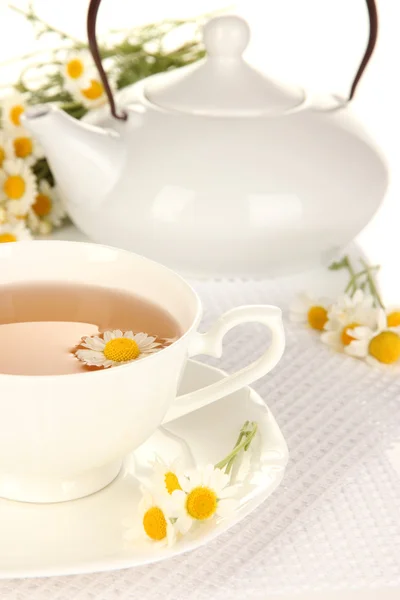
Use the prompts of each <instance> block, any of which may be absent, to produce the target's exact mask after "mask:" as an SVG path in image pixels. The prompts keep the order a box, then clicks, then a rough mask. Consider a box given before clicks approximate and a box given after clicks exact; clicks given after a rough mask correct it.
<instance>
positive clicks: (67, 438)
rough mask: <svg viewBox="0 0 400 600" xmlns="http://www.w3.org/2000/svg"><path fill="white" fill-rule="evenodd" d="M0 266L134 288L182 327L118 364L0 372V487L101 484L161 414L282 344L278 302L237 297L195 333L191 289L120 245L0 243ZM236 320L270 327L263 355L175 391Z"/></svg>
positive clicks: (12, 275) (15, 279)
mask: <svg viewBox="0 0 400 600" xmlns="http://www.w3.org/2000/svg"><path fill="white" fill-rule="evenodd" d="M0 273H1V283H2V284H10V283H22V282H24V283H28V282H39V281H40V282H46V281H47V282H64V283H65V282H68V281H70V282H73V283H86V284H94V285H102V286H105V287H110V288H118V289H121V290H125V291H128V292H133V293H135V294H138V295H140V296H142V297H143V298H145V299H148V300H150V301H152V302H155V303H157V304H158V305H161V306H162V308H164V309H165V310H167V311H168V312H169V313H170V314H171V315H172V316H173V317H174V318H175V319H176V321H177V322H178V323H179V325H180V327H181V330H182V331H183V335H182V337H181V338H179V339H178V341H176V342H175V343H173V344H172V345H171V346H169V347H167V348H165V349H163V350H161V351H160V352H158V353H155V354H152V355H150V356H148V357H146V358H143V359H142V360H140V361H134V362H132V363H129V364H126V365H121V366H119V367H114V368H113V367H112V368H109V369H104V370H99V371H92V372H86V373H77V374H70V375H45V376H30V375H26V376H20V375H2V374H0V497H4V498H10V499H13V500H22V501H26V502H59V501H63V500H73V499H75V498H80V497H82V496H86V495H88V494H91V493H93V492H96V491H98V490H100V489H101V488H103V487H104V486H106V485H107V484H108V483H110V482H111V481H112V480H113V479H114V478H115V477H116V475H117V474H118V472H119V470H120V468H121V464H122V462H123V459H124V457H125V456H126V455H127V454H128V453H129V452H131V451H132V450H134V449H135V448H137V447H138V446H139V445H140V444H142V442H144V441H145V440H146V439H147V438H148V437H149V436H150V435H151V434H152V433H153V432H154V431H155V430H156V429H157V427H159V425H160V424H161V423H166V422H168V421H170V420H172V419H176V418H177V417H179V416H182V415H184V414H186V413H188V412H191V411H193V410H195V409H197V408H199V407H201V406H205V405H206V404H209V403H210V402H214V401H215V400H218V399H219V398H221V397H222V396H225V395H226V394H230V393H231V392H234V391H235V390H237V389H239V388H241V387H243V386H244V385H247V384H249V383H252V382H253V381H255V380H256V379H258V378H260V377H262V376H263V375H265V374H266V373H268V371H270V370H271V369H272V368H273V367H274V366H275V365H276V364H277V363H278V361H279V360H280V358H281V356H282V354H283V350H284V345H285V342H284V332H283V326H282V320H281V311H280V310H279V308H276V307H274V306H241V307H238V308H235V309H233V310H231V311H229V312H227V313H225V314H224V315H223V316H222V317H221V318H220V319H218V320H217V321H216V322H215V323H214V325H213V326H212V328H211V329H210V331H208V333H205V334H200V333H198V332H197V327H198V325H199V322H200V318H201V313H202V309H201V303H200V300H199V298H198V296H197V295H196V293H195V292H194V290H193V289H192V288H191V287H190V286H189V285H188V284H187V283H186V282H185V281H184V280H183V279H182V278H181V277H180V276H179V275H177V274H175V273H174V272H172V271H170V270H169V269H167V268H165V267H163V266H162V265H160V264H157V263H155V262H153V261H151V260H148V259H146V258H143V257H141V256H137V255H135V254H131V253H129V252H126V251H123V250H118V249H116V248H109V247H105V246H101V245H97V244H85V243H75V242H57V241H40V242H18V243H14V244H0ZM245 322H260V323H263V324H264V325H266V326H267V327H269V328H270V330H271V332H272V342H271V344H270V346H269V348H268V349H267V350H266V351H265V352H264V353H263V354H262V356H261V357H260V358H258V360H256V361H255V362H254V363H252V364H251V365H249V366H247V367H245V368H243V369H241V370H240V371H238V372H236V373H234V374H233V375H229V376H227V377H226V378H225V379H224V380H222V381H218V382H217V383H214V384H213V385H210V386H207V387H205V388H203V389H201V390H198V391H196V392H194V393H191V394H187V395H184V396H179V397H176V391H177V388H178V385H179V382H180V378H181V375H182V372H183V369H184V367H185V363H186V360H187V358H188V357H191V356H195V355H197V354H208V355H211V356H218V357H219V356H221V352H222V340H223V337H224V335H225V333H226V332H227V331H229V330H230V329H231V328H232V327H234V326H235V325H238V324H239V323H245Z"/></svg>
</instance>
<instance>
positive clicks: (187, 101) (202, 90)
mask: <svg viewBox="0 0 400 600" xmlns="http://www.w3.org/2000/svg"><path fill="white" fill-rule="evenodd" d="M249 39H250V28H249V26H248V24H247V22H246V21H245V20H244V19H242V18H241V17H238V16H235V15H224V16H219V17H215V18H213V19H211V20H210V21H208V23H206V25H205V26H204V29H203V40H204V45H205V47H206V50H207V57H206V58H205V59H204V60H202V61H199V62H198V63H195V64H193V65H189V66H188V67H182V68H180V69H176V70H175V71H170V72H167V73H162V74H159V75H153V76H152V77H149V78H148V79H147V80H146V82H145V83H144V93H145V96H146V98H147V99H148V100H149V101H150V102H151V103H152V104H155V105H157V106H159V107H160V108H164V109H167V110H174V111H179V112H183V113H190V114H198V115H210V116H256V115H262V114H271V113H273V114H279V113H284V112H286V111H288V110H293V109H294V108H296V107H298V106H299V105H300V104H302V103H303V102H304V99H305V95H304V92H303V90H300V89H293V88H289V87H287V86H285V85H283V84H280V83H277V82H275V81H273V80H271V79H269V78H267V77H266V76H265V75H263V74H262V73H260V72H259V71H257V70H256V69H254V68H253V67H251V66H250V65H249V64H248V63H247V62H246V61H244V60H243V57H242V54H243V52H244V50H245V49H246V47H247V44H248V43H249Z"/></svg>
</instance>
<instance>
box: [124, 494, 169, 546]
mask: <svg viewBox="0 0 400 600" xmlns="http://www.w3.org/2000/svg"><path fill="white" fill-rule="evenodd" d="M141 489H142V494H143V496H142V499H141V501H140V503H139V506H138V514H137V517H136V518H135V519H129V520H125V521H124V522H123V525H125V526H126V527H128V529H127V531H126V532H125V533H124V538H125V539H126V540H127V541H137V540H140V539H142V540H145V541H148V542H152V543H153V544H157V546H172V545H173V544H174V543H175V541H176V529H175V526H174V525H173V524H172V523H171V515H170V506H169V502H168V499H167V498H166V497H163V498H159V497H158V496H156V495H154V493H152V492H150V491H149V490H147V489H145V488H141Z"/></svg>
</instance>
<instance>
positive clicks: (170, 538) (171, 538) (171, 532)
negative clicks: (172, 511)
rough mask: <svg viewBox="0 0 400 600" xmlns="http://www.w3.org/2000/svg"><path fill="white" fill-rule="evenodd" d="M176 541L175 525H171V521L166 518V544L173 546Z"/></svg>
mask: <svg viewBox="0 0 400 600" xmlns="http://www.w3.org/2000/svg"><path fill="white" fill-rule="evenodd" d="M175 542H176V532H175V527H174V526H173V525H172V523H171V521H170V520H169V519H167V546H169V547H170V546H173V545H174V544H175Z"/></svg>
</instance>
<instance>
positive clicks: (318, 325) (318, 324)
mask: <svg viewBox="0 0 400 600" xmlns="http://www.w3.org/2000/svg"><path fill="white" fill-rule="evenodd" d="M307 320H308V324H309V325H310V327H312V328H313V329H318V331H322V330H323V328H324V326H325V323H326V322H327V320H328V311H327V310H326V308H324V307H323V306H312V307H311V308H310V310H309V311H308V314H307Z"/></svg>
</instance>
